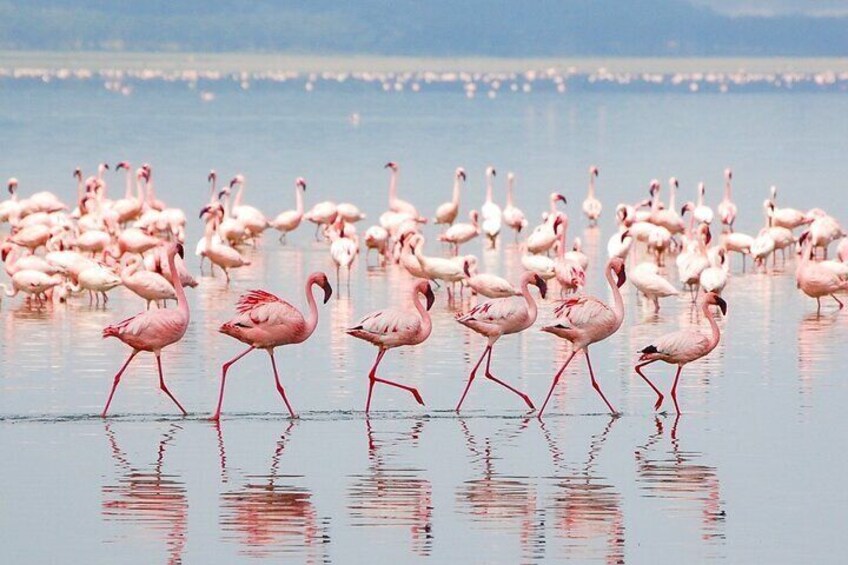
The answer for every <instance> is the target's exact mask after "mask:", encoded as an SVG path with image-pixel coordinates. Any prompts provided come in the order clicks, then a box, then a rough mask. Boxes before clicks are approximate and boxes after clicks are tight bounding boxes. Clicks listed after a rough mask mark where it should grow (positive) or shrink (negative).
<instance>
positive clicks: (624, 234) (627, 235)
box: [621, 230, 630, 243]
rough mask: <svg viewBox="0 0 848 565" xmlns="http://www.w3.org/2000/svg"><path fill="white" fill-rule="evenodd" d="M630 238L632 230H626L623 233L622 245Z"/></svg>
mask: <svg viewBox="0 0 848 565" xmlns="http://www.w3.org/2000/svg"><path fill="white" fill-rule="evenodd" d="M628 237H630V230H624V231H623V232H621V243H624V240H625V239H627V238H628Z"/></svg>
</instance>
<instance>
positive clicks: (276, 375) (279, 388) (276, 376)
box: [268, 349, 297, 418]
mask: <svg viewBox="0 0 848 565" xmlns="http://www.w3.org/2000/svg"><path fill="white" fill-rule="evenodd" d="M268 355H269V356H270V357H271V367H273V369H274V380H276V381H277V392H279V393H280V396H282V397H283V402H285V403H286V408H288V409H289V415H291V417H292V418H297V414H295V413H294V410H292V407H291V404H289V399H288V398H286V391H285V390H284V389H283V385H281V384H280V375H279V373H277V362H276V361H275V360H274V350H273V349H269V350H268Z"/></svg>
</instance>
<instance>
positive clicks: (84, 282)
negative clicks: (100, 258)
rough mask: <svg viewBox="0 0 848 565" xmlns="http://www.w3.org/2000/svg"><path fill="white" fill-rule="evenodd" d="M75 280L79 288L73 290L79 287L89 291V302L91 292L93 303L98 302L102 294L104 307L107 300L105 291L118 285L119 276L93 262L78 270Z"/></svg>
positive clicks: (119, 281)
mask: <svg viewBox="0 0 848 565" xmlns="http://www.w3.org/2000/svg"><path fill="white" fill-rule="evenodd" d="M77 282H78V284H79V288H78V289H75V291H76V290H79V289H84V290H87V291H88V292H89V304H90V303H91V297H92V293H93V295H94V298H95V304H100V295H103V306H104V307H105V306H106V303H107V302H109V297H108V296H106V293H107V292H109V291H110V290H112V289H113V288H115V287H116V286H120V284H121V278H120V277H119V276H118V275H116V274H115V273H113V272H112V271H111V270H109V269H107V268H106V267H104V266H102V265H100V264H95V265H94V266H91V267H88V268H85V269H83V270H82V271H80V273H79V274H78V275H77Z"/></svg>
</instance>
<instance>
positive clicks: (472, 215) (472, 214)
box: [468, 210, 480, 226]
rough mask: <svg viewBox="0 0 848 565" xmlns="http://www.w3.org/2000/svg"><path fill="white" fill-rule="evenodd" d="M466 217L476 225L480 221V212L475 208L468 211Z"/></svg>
mask: <svg viewBox="0 0 848 565" xmlns="http://www.w3.org/2000/svg"><path fill="white" fill-rule="evenodd" d="M468 217H469V218H470V219H471V223H472V224H474V225H475V226H476V225H477V223H478V222H479V221H480V212H478V211H477V210H471V211H470V212H469V213H468Z"/></svg>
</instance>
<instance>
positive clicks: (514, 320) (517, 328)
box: [456, 273, 547, 412]
mask: <svg viewBox="0 0 848 565" xmlns="http://www.w3.org/2000/svg"><path fill="white" fill-rule="evenodd" d="M531 284H533V285H536V287H537V288H538V289H539V294H540V295H541V296H542V299H544V298H545V293H546V292H547V285H546V284H545V281H543V280H542V278H541V277H539V275H536V274H534V273H524V276H523V277H521V284H520V285H519V286H520V288H521V295H522V298H523V299H522V298H494V299H492V300H487V301H486V302H483V303H481V304H478V305H477V306H475V307H474V308H473V309H472V310H470V311H469V312H467V313H465V314H457V317H456V321H457V322H459V323H460V324H462V325H463V326H465V327H467V328H471V329H472V330H474V331H475V332H477V333H478V334H480V335H482V336H484V337H486V338H488V342H487V344H486V348H485V349H484V350H483V354H482V355H481V356H480V359H479V360H478V361H477V364H476V365H474V368H473V369H471V373H469V375H468V384H466V385H465V390H464V391H463V393H462V398H460V399H459V403H458V404H457V405H456V411H457V412H459V410H460V409H461V408H462V403H463V401H465V396H466V395H467V394H468V390H469V389H470V388H471V383H472V382H474V377H475V376H476V374H477V369H479V368H480V365H481V364H482V363H483V359H484V358H485V359H486V378H487V379H489V380H490V381H494V382H496V383H498V384H499V385H501V386H503V387H505V388H506V389H507V390H510V391H512V392H513V393H515V394H517V395H518V396H520V397H521V398H523V399H524V402H525V403H526V404H527V407H528V408H530V410H534V409H535V406H533V402H532V401H531V400H530V397H529V396H527V395H526V394H525V393H523V392H521V391H519V390H517V389H515V388H513V387H512V386H510V385H509V384H507V383H505V382H504V381H502V380H500V379H498V378H497V377H495V376H494V375H493V374H492V373H491V370H490V365H491V363H492V349H493V347H494V345H495V343H496V342H497V341H498V340H499V339H500V338H501V336H504V335H509V334H514V333H519V332H523V331H524V330H526V329H527V328H529V327H530V326H532V325H533V324H534V323H535V322H536V315H537V312H538V311H537V308H536V301H535V300H534V299H533V296H532V295H531V294H530V290H529V288H528V287H529V286H530V285H531Z"/></svg>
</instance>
